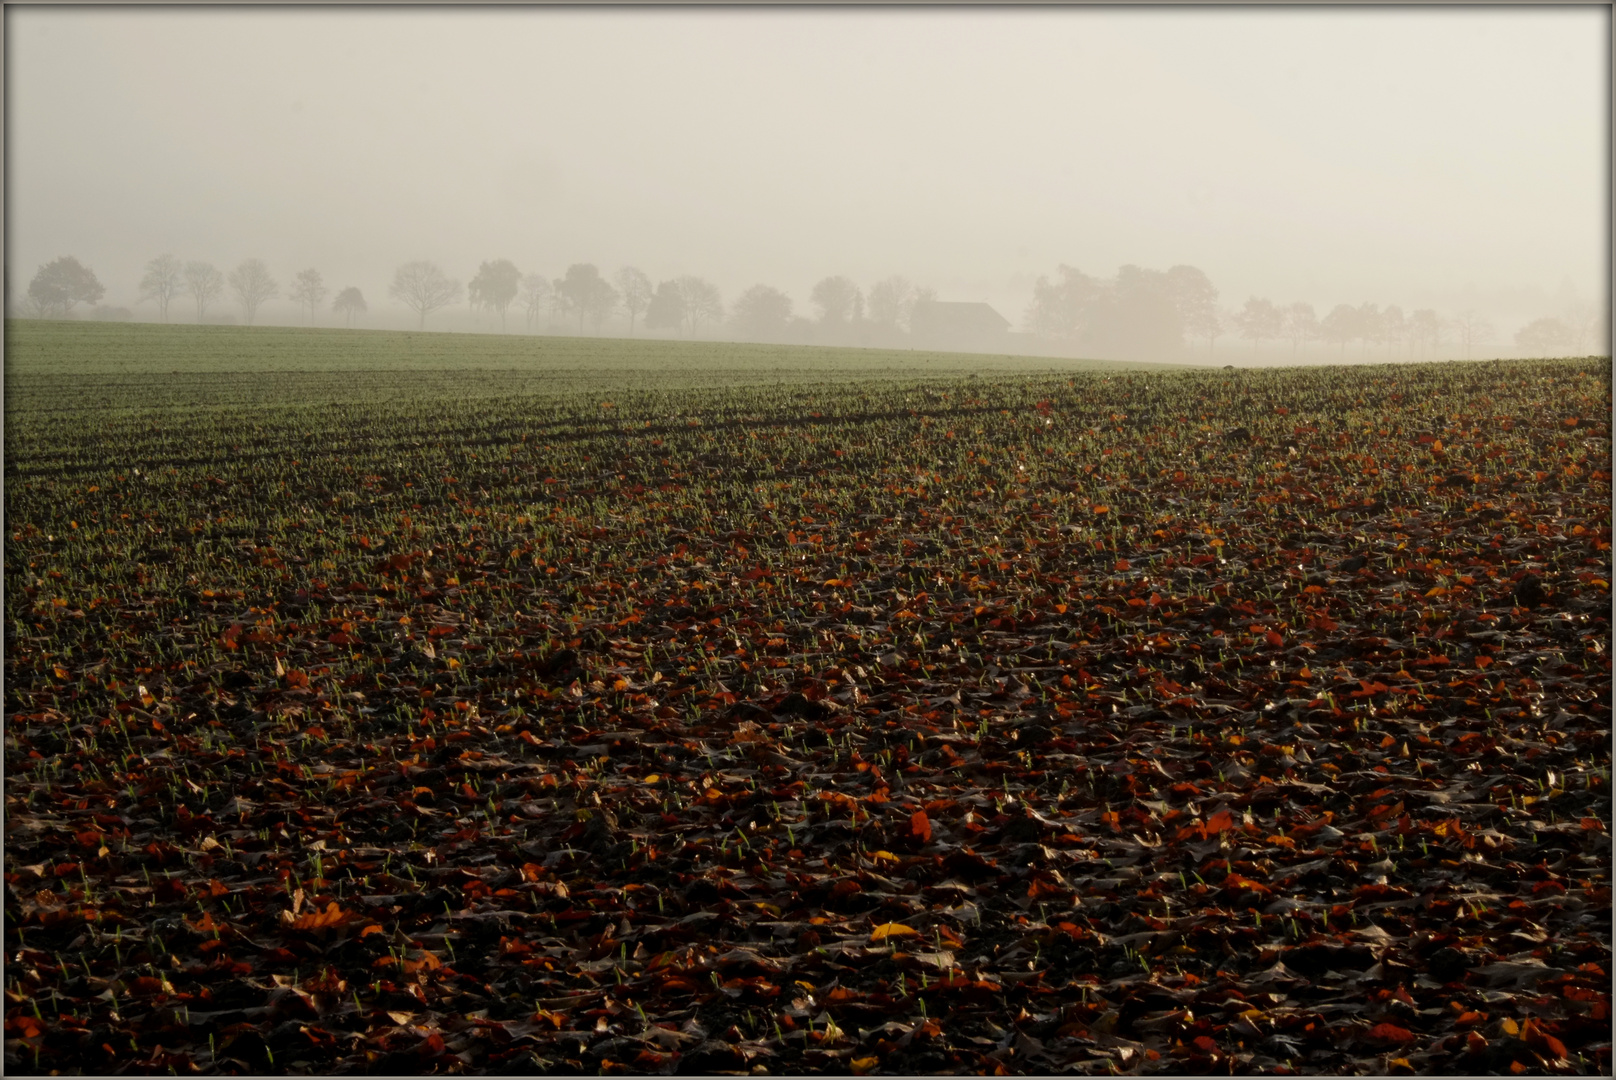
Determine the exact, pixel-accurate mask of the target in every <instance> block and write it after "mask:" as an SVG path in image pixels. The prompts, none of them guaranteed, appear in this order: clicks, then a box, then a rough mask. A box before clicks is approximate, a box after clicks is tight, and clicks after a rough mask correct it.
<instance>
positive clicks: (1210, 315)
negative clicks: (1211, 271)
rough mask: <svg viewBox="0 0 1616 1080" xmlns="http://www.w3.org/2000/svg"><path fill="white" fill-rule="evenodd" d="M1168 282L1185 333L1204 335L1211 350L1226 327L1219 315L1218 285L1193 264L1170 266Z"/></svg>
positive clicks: (1197, 336)
mask: <svg viewBox="0 0 1616 1080" xmlns="http://www.w3.org/2000/svg"><path fill="white" fill-rule="evenodd" d="M1167 284H1168V288H1169V289H1170V290H1171V292H1172V296H1173V307H1174V309H1175V310H1176V311H1177V312H1178V321H1179V324H1180V325H1181V326H1182V327H1183V330H1184V333H1185V334H1187V335H1188V336H1189V337H1190V338H1192V339H1200V338H1205V339H1206V346H1207V351H1208V352H1209V353H1210V352H1211V351H1212V345H1213V342H1215V341H1216V340H1217V337H1218V334H1219V333H1220V332H1221V331H1222V329H1223V328H1222V326H1221V324H1220V320H1219V318H1218V290H1217V288H1216V287H1214V286H1213V284H1212V281H1211V279H1210V278H1208V277H1207V276H1206V274H1205V273H1203V272H1202V271H1201V270H1200V269H1198V268H1196V267H1194V266H1175V267H1173V268H1171V269H1170V270H1168V271H1167Z"/></svg>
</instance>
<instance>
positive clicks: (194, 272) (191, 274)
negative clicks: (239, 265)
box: [185, 262, 224, 322]
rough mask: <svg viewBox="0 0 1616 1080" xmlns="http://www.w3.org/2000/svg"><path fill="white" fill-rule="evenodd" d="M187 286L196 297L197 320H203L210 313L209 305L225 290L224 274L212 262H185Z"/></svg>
mask: <svg viewBox="0 0 1616 1080" xmlns="http://www.w3.org/2000/svg"><path fill="white" fill-rule="evenodd" d="M185 288H186V290H187V291H188V292H189V293H190V294H191V295H192V296H193V297H195V298H196V321H197V322H201V321H202V318H203V316H205V315H206V314H207V313H208V305H209V304H211V303H213V301H215V300H217V299H218V298H219V294H220V293H222V292H224V275H223V274H221V273H219V271H218V270H217V269H216V268H215V267H214V265H213V264H212V263H205V262H188V263H186V264H185Z"/></svg>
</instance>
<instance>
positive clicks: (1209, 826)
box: [1206, 810, 1234, 836]
mask: <svg viewBox="0 0 1616 1080" xmlns="http://www.w3.org/2000/svg"><path fill="white" fill-rule="evenodd" d="M1232 828H1234V815H1233V814H1232V813H1230V812H1229V811H1227V810H1219V811H1218V812H1217V813H1215V814H1213V815H1212V816H1211V817H1209V818H1207V819H1206V834H1207V835H1208V836H1211V835H1212V834H1213V833H1220V832H1223V831H1225V830H1226V829H1232Z"/></svg>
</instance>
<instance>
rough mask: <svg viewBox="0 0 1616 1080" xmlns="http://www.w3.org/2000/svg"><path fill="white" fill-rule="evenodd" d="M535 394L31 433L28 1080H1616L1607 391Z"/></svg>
mask: <svg viewBox="0 0 1616 1080" xmlns="http://www.w3.org/2000/svg"><path fill="white" fill-rule="evenodd" d="M502 377H504V376H501V375H499V374H498V373H491V374H489V375H487V376H486V378H483V379H481V380H480V381H479V385H478V388H477V390H476V392H475V393H474V394H468V395H465V396H456V395H455V394H453V393H444V392H442V391H443V388H444V386H445V385H447V384H446V383H442V382H439V383H432V384H431V386H432V387H433V388H432V389H429V390H422V389H421V388H420V386H419V385H418V384H413V383H412V381H411V378H408V377H405V376H403V375H401V376H399V384H398V388H397V393H395V394H393V395H391V396H382V395H377V396H374V397H372V398H371V399H370V400H367V401H355V400H345V399H343V397H342V390H341V387H340V385H336V384H332V383H330V382H329V381H327V382H323V383H319V382H316V381H313V380H315V377H314V376H307V377H305V376H296V375H292V374H281V375H278V376H274V377H270V376H262V377H259V378H258V380H257V381H254V380H253V379H252V378H248V377H229V378H227V377H224V376H220V377H219V378H220V379H221V380H223V382H221V383H220V385H219V386H215V385H213V384H211V383H208V382H207V380H206V379H205V378H203V377H200V376H198V377H196V378H194V379H192V380H191V381H189V382H187V383H186V387H187V389H186V390H185V391H184V393H179V394H178V395H176V391H175V389H174V387H173V386H169V387H167V388H159V389H153V390H152V393H153V394H157V395H160V396H161V401H160V402H157V403H154V404H149V405H146V404H142V400H141V396H140V395H141V392H142V391H141V390H140V389H139V388H138V387H133V386H130V385H128V384H127V383H125V384H118V383H117V381H116V379H115V378H114V377H112V376H109V377H108V381H107V383H106V384H105V386H102V387H100V388H99V390H100V391H103V392H104V397H105V402H104V403H101V402H102V401H103V397H102V396H98V394H97V392H94V391H96V390H97V388H96V387H94V386H91V387H89V388H87V387H86V377H84V376H80V375H75V376H74V377H73V378H71V379H62V380H58V381H55V382H53V381H52V380H51V379H49V378H47V377H43V376H42V377H38V378H35V379H33V380H32V381H30V382H28V383H27V384H26V385H12V386H9V387H8V391H9V394H8V415H7V427H6V451H7V454H6V470H5V480H6V511H7V513H6V561H5V584H6V635H7V636H6V658H5V664H6V668H5V675H6V680H5V736H6V756H5V769H6V779H5V796H6V821H5V824H6V834H5V854H6V874H5V880H6V897H5V913H6V922H5V938H4V944H5V951H6V956H7V959H8V961H9V963H8V964H7V967H6V976H7V983H6V988H5V991H6V1002H7V1003H6V1007H5V1034H6V1042H5V1062H6V1066H7V1069H8V1071H13V1072H27V1071H32V1070H35V1069H37V1070H40V1071H49V1070H53V1069H55V1070H61V1071H64V1072H73V1071H81V1072H97V1073H104V1072H124V1071H131V1072H164V1073H166V1072H168V1071H169V1070H171V1069H172V1070H174V1071H176V1072H181V1073H186V1072H196V1071H202V1072H215V1071H217V1072H378V1073H427V1072H485V1071H513V1070H515V1071H533V1070H540V1071H555V1072H579V1071H587V1072H591V1073H594V1072H597V1071H605V1072H636V1073H637V1072H700V1073H720V1072H752V1073H762V1072H769V1073H776V1072H787V1073H801V1072H822V1071H831V1072H840V1073H845V1072H849V1071H851V1072H855V1073H865V1072H899V1073H940V1072H988V1073H995V1072H1010V1073H1026V1072H1031V1073H1050V1072H1082V1073H1095V1072H1099V1073H1111V1072H1123V1073H1147V1074H1148V1073H1183V1072H1217V1073H1225V1072H1231V1071H1232V1072H1256V1071H1262V1072H1279V1073H1285V1072H1293V1073H1354V1072H1358V1073H1362V1072H1369V1073H1384V1072H1390V1073H1399V1072H1462V1073H1476V1072H1499V1073H1512V1072H1515V1073H1518V1072H1523V1071H1530V1072H1534V1073H1535V1072H1545V1071H1547V1072H1557V1073H1608V1072H1609V1070H1610V1068H1611V1052H1610V1030H1611V1018H1610V1012H1609V1009H1610V985H1611V979H1610V974H1609V972H1610V969H1611V968H1610V965H1611V955H1610V928H1611V907H1610V905H1611V893H1610V868H1611V867H1610V863H1611V842H1610V834H1609V829H1610V811H1611V797H1610V786H1609V785H1610V746H1611V734H1610V693H1611V686H1610V659H1609V650H1610V621H1609V616H1610V600H1609V580H1610V570H1611V565H1610V563H1611V556H1610V474H1609V470H1610V447H1611V437H1610V433H1609V428H1608V419H1609V415H1610V408H1611V405H1610V382H1609V377H1608V364H1607V363H1606V362H1603V361H1599V362H1595V361H1587V362H1569V361H1567V362H1545V363H1505V364H1485V365H1483V364H1475V365H1457V364H1452V365H1425V366H1405V367H1385V368H1372V369H1365V368H1358V369H1352V370H1340V369H1323V370H1314V371H1280V372H1264V373H1251V372H1246V373H1236V372H1215V373H1202V374H1174V375H1166V376H1162V375H1157V376H1142V375H1120V376H1112V377H1109V378H1107V377H1103V376H1076V377H1070V378H1068V377H1058V378H1057V377H1044V378H1038V379H1029V378H1019V377H1018V378H994V379H977V380H964V379H960V380H956V381H933V382H930V383H927V384H924V385H921V384H899V383H879V382H869V383H863V384H855V385H842V386H838V387H835V388H833V389H832V388H826V389H814V388H811V387H807V386H802V385H781V386H774V387H768V386H765V387H752V388H746V389H735V390H729V391H720V390H707V391H700V392H697V391H690V392H679V391H654V392H653V391H649V390H647V391H631V390H629V389H621V390H619V391H618V392H617V393H615V394H606V395H603V394H601V393H598V392H597V393H594V394H592V395H588V396H585V395H582V394H568V395H559V396H557V395H549V396H545V395H540V394H535V393H532V392H530V391H528V390H524V392H514V391H513V392H510V393H505V394H501V393H499V392H498V390H499V385H500V383H499V379H500V378H502ZM524 378H527V376H524ZM300 380H302V381H300ZM91 381H92V382H93V380H91ZM225 383H228V386H225V387H224V389H221V388H220V387H221V386H224V384H225ZM412 386H413V389H412ZM108 387H111V388H113V389H111V390H108ZM120 387H121V389H120ZM311 387H317V389H315V390H311V389H310V388H311ZM216 391H217V393H216ZM186 394H189V395H190V400H191V401H192V404H190V405H186V404H185V403H184V401H179V400H176V396H178V397H180V398H183V397H185V396H186ZM210 395H212V396H210ZM286 401H297V402H298V404H296V405H287V404H285V402H286Z"/></svg>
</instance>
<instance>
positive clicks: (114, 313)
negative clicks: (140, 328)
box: [90, 304, 135, 322]
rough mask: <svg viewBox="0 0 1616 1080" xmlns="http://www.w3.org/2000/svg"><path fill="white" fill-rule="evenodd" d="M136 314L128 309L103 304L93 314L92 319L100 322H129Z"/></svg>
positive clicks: (91, 314)
mask: <svg viewBox="0 0 1616 1080" xmlns="http://www.w3.org/2000/svg"><path fill="white" fill-rule="evenodd" d="M134 317H135V313H134V312H132V311H130V310H129V309H128V308H126V307H113V306H112V305H110V304H101V305H99V306H98V307H96V309H95V310H94V311H92V312H90V318H92V319H95V320H97V321H98V322H129V321H130V320H132V319H133V318H134Z"/></svg>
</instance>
